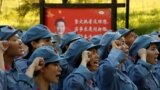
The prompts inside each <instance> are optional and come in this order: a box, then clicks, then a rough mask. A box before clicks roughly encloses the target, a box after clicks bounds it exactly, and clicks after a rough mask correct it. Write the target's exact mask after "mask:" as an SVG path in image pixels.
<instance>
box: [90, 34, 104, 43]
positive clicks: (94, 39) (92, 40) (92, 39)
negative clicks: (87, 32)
mask: <svg viewBox="0 0 160 90" xmlns="http://www.w3.org/2000/svg"><path fill="white" fill-rule="evenodd" d="M101 38H102V35H95V36H93V37H92V38H90V40H89V41H90V42H91V43H93V44H95V45H98V44H99V43H100V41H101Z"/></svg>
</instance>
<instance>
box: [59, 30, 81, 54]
mask: <svg viewBox="0 0 160 90" xmlns="http://www.w3.org/2000/svg"><path fill="white" fill-rule="evenodd" d="M80 38H81V37H80V36H79V35H78V34H77V33H76V32H69V33H67V34H64V36H63V37H62V43H61V45H60V47H61V49H62V53H65V52H66V50H67V49H68V47H69V45H70V44H71V43H72V42H74V41H76V40H78V39H80Z"/></svg>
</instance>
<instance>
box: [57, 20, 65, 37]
mask: <svg viewBox="0 0 160 90" xmlns="http://www.w3.org/2000/svg"><path fill="white" fill-rule="evenodd" d="M55 27H56V33H57V34H59V35H63V34H64V33H65V29H66V22H65V21H64V19H62V18H60V19H57V20H56V21H55Z"/></svg>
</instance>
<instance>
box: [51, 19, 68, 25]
mask: <svg viewBox="0 0 160 90" xmlns="http://www.w3.org/2000/svg"><path fill="white" fill-rule="evenodd" d="M58 22H64V24H66V21H65V20H64V19H62V18H59V19H57V20H56V21H55V23H54V25H55V26H57V23H58Z"/></svg>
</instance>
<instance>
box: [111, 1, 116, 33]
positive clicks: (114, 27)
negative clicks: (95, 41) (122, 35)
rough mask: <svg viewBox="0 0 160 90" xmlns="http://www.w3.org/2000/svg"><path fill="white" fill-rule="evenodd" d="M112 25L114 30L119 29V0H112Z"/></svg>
mask: <svg viewBox="0 0 160 90" xmlns="http://www.w3.org/2000/svg"><path fill="white" fill-rule="evenodd" d="M111 9H112V10H111V11H112V20H111V22H112V25H111V28H112V30H113V31H116V30H117V0H112V8H111Z"/></svg>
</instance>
